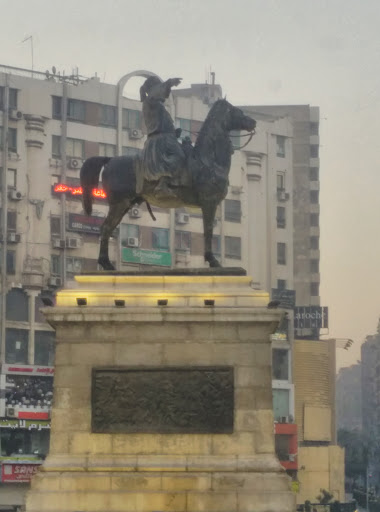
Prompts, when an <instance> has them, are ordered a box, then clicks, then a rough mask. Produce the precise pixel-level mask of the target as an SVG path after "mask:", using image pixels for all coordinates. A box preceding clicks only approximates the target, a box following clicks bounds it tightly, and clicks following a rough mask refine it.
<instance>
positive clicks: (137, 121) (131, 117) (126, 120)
mask: <svg viewBox="0 0 380 512" xmlns="http://www.w3.org/2000/svg"><path fill="white" fill-rule="evenodd" d="M122 126H123V128H127V129H133V128H137V129H139V130H140V129H141V112H140V110H130V109H129V108H123V114H122Z"/></svg>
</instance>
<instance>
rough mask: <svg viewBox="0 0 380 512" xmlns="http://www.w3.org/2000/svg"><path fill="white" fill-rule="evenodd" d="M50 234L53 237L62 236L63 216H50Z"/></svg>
mask: <svg viewBox="0 0 380 512" xmlns="http://www.w3.org/2000/svg"><path fill="white" fill-rule="evenodd" d="M50 235H51V236H52V237H53V236H54V237H60V236H61V218H60V217H56V216H53V215H52V216H51V217H50Z"/></svg>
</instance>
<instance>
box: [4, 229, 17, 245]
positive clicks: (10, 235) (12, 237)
mask: <svg viewBox="0 0 380 512" xmlns="http://www.w3.org/2000/svg"><path fill="white" fill-rule="evenodd" d="M7 240H8V242H10V243H11V244H17V243H18V242H19V241H20V235H19V234H18V233H13V232H12V231H10V232H9V233H8V235H7Z"/></svg>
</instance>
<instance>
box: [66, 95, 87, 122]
mask: <svg viewBox="0 0 380 512" xmlns="http://www.w3.org/2000/svg"><path fill="white" fill-rule="evenodd" d="M85 115H86V103H85V102H84V101H81V100H71V99H69V100H68V101H67V119H69V120H70V121H84V119H85Z"/></svg>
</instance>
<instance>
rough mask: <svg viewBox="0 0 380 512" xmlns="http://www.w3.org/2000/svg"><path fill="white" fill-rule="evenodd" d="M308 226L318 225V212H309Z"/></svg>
mask: <svg viewBox="0 0 380 512" xmlns="http://www.w3.org/2000/svg"><path fill="white" fill-rule="evenodd" d="M310 226H313V227H318V226H319V214H318V213H311V214H310Z"/></svg>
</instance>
